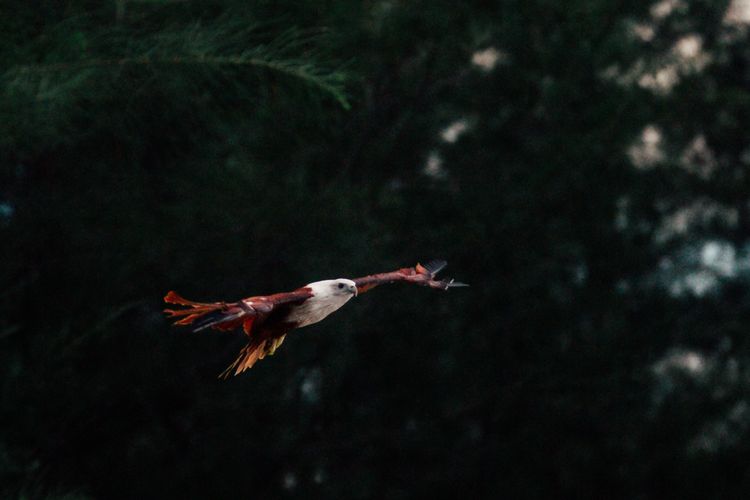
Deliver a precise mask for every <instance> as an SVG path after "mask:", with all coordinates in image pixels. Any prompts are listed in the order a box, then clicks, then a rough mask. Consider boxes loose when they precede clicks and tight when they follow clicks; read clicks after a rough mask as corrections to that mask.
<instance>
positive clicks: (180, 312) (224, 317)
mask: <svg viewBox="0 0 750 500" xmlns="http://www.w3.org/2000/svg"><path fill="white" fill-rule="evenodd" d="M164 302H166V303H167V304H176V305H180V306H185V309H164V312H165V313H166V314H167V315H168V316H170V317H172V318H177V319H175V322H174V325H176V326H188V325H189V326H192V328H193V331H194V332H200V331H201V330H205V329H206V328H213V329H216V330H224V331H226V330H234V329H235V328H239V327H240V326H242V327H243V329H244V330H245V333H246V334H248V335H249V334H250V331H251V329H252V326H253V321H254V320H255V316H254V315H252V314H249V313H248V311H247V309H245V308H243V307H242V304H241V303H233V304H227V303H226V302H211V303H205V302H193V301H192V300H187V299H185V298H183V297H181V296H180V295H178V294H177V293H176V292H173V291H170V292H169V293H167V295H166V296H165V297H164Z"/></svg>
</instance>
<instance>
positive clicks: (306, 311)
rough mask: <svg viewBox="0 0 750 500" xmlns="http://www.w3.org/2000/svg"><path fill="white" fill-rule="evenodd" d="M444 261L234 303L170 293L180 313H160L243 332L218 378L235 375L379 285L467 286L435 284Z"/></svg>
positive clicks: (196, 325) (198, 327) (182, 322)
mask: <svg viewBox="0 0 750 500" xmlns="http://www.w3.org/2000/svg"><path fill="white" fill-rule="evenodd" d="M446 265H447V262H445V261H444V260H436V261H432V262H430V263H429V264H426V265H424V266H423V265H421V264H417V265H416V266H414V267H405V268H402V269H398V270H396V271H391V272H388V273H380V274H371V275H369V276H364V277H362V278H356V279H344V278H339V279H333V280H323V281H315V282H313V283H308V284H307V285H305V286H303V287H301V288H298V289H296V290H293V291H291V292H283V293H275V294H273V295H259V296H255V297H248V298H246V299H242V300H239V301H237V302H210V303H204V302H193V301H192V300H187V299H184V298H182V297H181V296H180V295H178V294H177V293H176V292H174V291H170V292H169V293H167V295H166V296H165V297H164V302H166V303H168V304H176V305H178V306H183V307H184V309H165V310H164V312H165V313H166V314H167V315H168V316H170V317H173V318H176V319H175V321H174V324H175V325H179V326H188V325H189V326H191V327H192V329H193V331H194V332H200V331H203V330H206V329H209V328H210V329H213V330H220V331H230V330H236V329H240V328H241V329H242V331H243V332H244V333H245V335H246V336H247V338H248V342H247V345H246V346H245V347H243V348H242V350H241V351H240V354H239V356H238V357H237V359H236V360H235V361H234V363H232V364H231V365H229V367H227V369H226V370H224V371H223V372H222V373H221V375H219V378H228V377H231V376H232V375H239V374H240V373H242V372H244V371H245V370H247V369H249V368H252V366H253V365H254V364H255V363H256V362H257V361H258V360H261V359H263V358H264V357H266V356H271V355H273V354H274V353H275V352H276V349H278V348H279V346H280V345H281V344H282V342H284V339H285V338H286V335H287V334H288V333H289V332H290V331H292V330H294V329H296V328H302V327H304V326H308V325H312V324H314V323H317V322H319V321H321V320H323V319H325V318H326V317H327V316H328V315H329V314H331V313H332V312H334V311H336V310H337V309H339V308H340V307H341V306H343V305H344V304H346V303H347V302H349V300H350V299H351V298H352V297H355V296H357V295H359V294H361V293H364V292H366V291H368V290H371V289H372V288H374V287H376V286H378V285H382V284H384V283H395V282H399V281H401V282H405V283H412V284H415V285H421V286H427V287H430V288H435V289H437V290H448V289H449V288H454V287H462V286H468V285H466V284H465V283H459V282H456V281H454V280H439V279H436V275H437V273H439V272H440V271H441V270H443V268H445V266H446Z"/></svg>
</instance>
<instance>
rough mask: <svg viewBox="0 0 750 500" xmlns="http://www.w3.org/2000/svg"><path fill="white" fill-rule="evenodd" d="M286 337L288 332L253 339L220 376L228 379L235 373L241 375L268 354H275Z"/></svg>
mask: <svg viewBox="0 0 750 500" xmlns="http://www.w3.org/2000/svg"><path fill="white" fill-rule="evenodd" d="M284 338H286V334H284V335H281V336H279V337H275V338H269V339H265V340H258V339H253V340H251V341H250V342H248V343H247V345H246V346H245V347H243V348H242V350H241V351H240V355H239V356H237V359H235V360H234V363H232V364H231V365H229V366H228V367H227V369H226V370H224V371H223V372H221V374H220V375H219V378H221V379H225V380H226V379H228V378H229V377H231V376H233V375H239V374H240V373H242V372H244V371H245V370H249V369H250V368H252V367H253V365H254V364H255V363H257V362H258V361H259V360H261V359H263V358H265V357H266V356H273V354H274V353H275V352H276V349H278V348H279V346H280V345H281V344H282V343H283V342H284Z"/></svg>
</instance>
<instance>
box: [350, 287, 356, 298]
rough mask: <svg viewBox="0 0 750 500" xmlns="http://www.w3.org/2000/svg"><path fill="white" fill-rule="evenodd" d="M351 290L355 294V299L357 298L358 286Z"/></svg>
mask: <svg viewBox="0 0 750 500" xmlns="http://www.w3.org/2000/svg"><path fill="white" fill-rule="evenodd" d="M349 290H351V291H352V293H353V294H354V296H355V297H356V296H357V287H356V286H353V287H351V288H350V289H349Z"/></svg>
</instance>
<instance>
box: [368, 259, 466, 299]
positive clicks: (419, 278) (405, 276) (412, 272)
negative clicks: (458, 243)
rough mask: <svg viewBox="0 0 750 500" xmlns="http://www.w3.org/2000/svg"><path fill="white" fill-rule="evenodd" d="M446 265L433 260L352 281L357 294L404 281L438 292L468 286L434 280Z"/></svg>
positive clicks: (444, 262) (442, 261)
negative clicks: (424, 263) (386, 284)
mask: <svg viewBox="0 0 750 500" xmlns="http://www.w3.org/2000/svg"><path fill="white" fill-rule="evenodd" d="M446 265H448V263H447V262H446V261H444V260H435V261H432V262H430V263H429V264H426V265H424V266H423V265H421V264H417V265H416V266H414V267H404V268H402V269H398V270H397V271H391V272H389V273H380V274H371V275H369V276H364V277H362V278H356V279H354V280H353V281H354V283H355V284H356V285H357V293H364V292H366V291H368V290H370V289H372V288H375V287H376V286H378V285H382V284H384V283H395V282H397V281H404V282H406V283H413V284H415V285H421V286H428V287H430V288H436V289H438V290H447V289H449V288H453V287H459V286H468V285H466V284H465V283H458V282H456V281H453V280H450V281H448V280H438V279H435V277H436V276H437V273H439V272H440V271H442V270H443V269H444V268H445V266H446Z"/></svg>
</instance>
